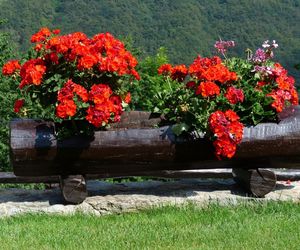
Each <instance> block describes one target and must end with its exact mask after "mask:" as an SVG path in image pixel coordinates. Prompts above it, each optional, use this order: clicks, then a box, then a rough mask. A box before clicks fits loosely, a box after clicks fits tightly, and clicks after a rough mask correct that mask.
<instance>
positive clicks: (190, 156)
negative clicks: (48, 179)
mask: <svg viewBox="0 0 300 250" xmlns="http://www.w3.org/2000/svg"><path fill="white" fill-rule="evenodd" d="M123 117H124V119H123ZM123 117H122V122H121V123H119V124H116V125H114V126H115V127H112V128H111V129H109V130H107V131H97V132H95V135H94V137H90V138H88V137H73V138H69V139H65V140H62V141H58V140H57V139H56V137H55V124H54V123H52V122H45V121H41V120H14V121H12V122H11V124H10V146H11V159H12V163H13V166H14V172H15V174H16V175H18V176H42V175H72V174H102V175H105V174H107V173H109V174H114V173H118V172H122V173H124V172H126V173H128V174H130V173H132V172H144V171H158V170H180V169H185V170H187V169H201V168H204V169H205V168H231V167H239V168H249V167H251V168H268V167H277V168H285V167H287V168H288V167H292V168H297V167H299V166H300V165H299V163H300V146H299V145H300V115H299V114H298V113H297V112H295V113H294V114H293V116H290V117H289V118H287V119H285V120H283V121H281V122H280V123H279V124H275V123H266V124H260V125H258V126H255V127H250V128H245V129H244V137H243V141H242V143H241V144H240V145H239V147H238V150H237V153H236V156H235V157H234V158H233V159H232V160H223V161H219V160H217V159H216V158H215V156H214V154H213V152H214V149H213V147H212V144H211V142H208V141H207V140H206V139H204V138H195V136H190V137H184V138H183V137H179V138H178V137H176V136H175V135H174V134H173V133H172V130H171V128H170V127H168V126H165V127H160V128H157V127H155V125H156V124H157V123H158V122H159V119H158V118H151V117H150V113H145V112H137V111H135V112H130V113H124V115H123Z"/></svg>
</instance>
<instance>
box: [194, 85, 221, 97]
mask: <svg viewBox="0 0 300 250" xmlns="http://www.w3.org/2000/svg"><path fill="white" fill-rule="evenodd" d="M219 94H220V88H219V86H218V85H217V84H215V83H214V82H201V83H200V85H199V86H198V88H197V89H196V95H202V96H203V97H211V96H218V95H219Z"/></svg>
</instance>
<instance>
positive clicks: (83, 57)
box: [31, 28, 140, 79]
mask: <svg viewBox="0 0 300 250" xmlns="http://www.w3.org/2000/svg"><path fill="white" fill-rule="evenodd" d="M57 33H59V32H58V31H57V30H54V31H52V32H51V31H50V30H49V29H47V28H42V29H41V30H40V31H39V32H37V33H36V34H34V35H33V36H32V38H31V41H32V42H34V43H37V44H36V47H35V48H36V50H38V51H41V50H42V51H44V52H45V53H46V54H45V56H44V57H45V60H46V61H49V62H52V63H54V64H58V62H59V59H60V58H64V59H65V60H66V61H69V62H76V64H77V68H78V69H79V70H81V71H84V70H91V69H93V70H95V71H96V72H109V73H115V74H117V75H118V76H122V75H125V74H128V75H132V76H133V77H135V78H136V79H139V78H140V77H139V74H138V73H137V71H136V70H135V66H136V65H137V60H136V59H135V57H133V56H132V54H131V53H130V52H129V51H127V50H126V49H125V46H124V44H123V43H122V42H121V41H119V40H117V39H115V38H114V37H113V36H112V35H111V34H110V33H105V34H104V33H101V34H97V35H95V36H94V37H93V38H92V39H90V38H88V37H87V36H86V35H85V34H84V33H82V32H75V33H72V34H68V35H63V36H56V35H55V34H57Z"/></svg>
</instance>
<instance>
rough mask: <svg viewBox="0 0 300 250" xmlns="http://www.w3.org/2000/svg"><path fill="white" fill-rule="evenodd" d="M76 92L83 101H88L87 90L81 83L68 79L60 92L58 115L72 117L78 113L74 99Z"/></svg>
mask: <svg viewBox="0 0 300 250" xmlns="http://www.w3.org/2000/svg"><path fill="white" fill-rule="evenodd" d="M75 94H76V95H77V96H79V97H80V99H81V101H82V102H87V101H88V99H89V98H88V96H89V95H88V92H87V90H86V89H85V88H84V87H82V86H81V85H79V84H76V83H74V82H73V81H72V80H68V81H67V82H66V84H65V86H64V87H63V88H61V90H60V91H59V92H58V96H57V100H58V105H57V107H56V115H57V116H58V117H60V118H63V119H64V118H67V117H72V116H74V115H75V114H76V110H77V106H76V103H75V101H74V97H75Z"/></svg>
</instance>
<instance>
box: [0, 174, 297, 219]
mask: <svg viewBox="0 0 300 250" xmlns="http://www.w3.org/2000/svg"><path fill="white" fill-rule="evenodd" d="M88 190H89V196H88V197H87V198H86V200H85V201H84V202H83V203H81V204H79V205H64V204H63V200H62V197H61V193H60V190H59V189H58V188H56V189H52V190H23V189H0V217H5V216H14V215H18V214H24V213H48V214H53V213H55V214H74V213H76V212H81V213H86V214H93V215H105V214H116V213H117V214H119V213H123V212H132V211H139V210H142V209H148V208H153V207H159V206H164V205H170V204H172V205H182V204H185V203H188V202H192V203H195V204H197V205H200V206H203V205H206V204H208V203H210V202H218V203H220V204H224V205H227V204H237V203H238V202H240V201H245V200H253V199H254V198H251V197H249V196H248V195H247V194H246V193H244V192H243V190H241V189H239V188H238V187H237V186H236V185H235V183H234V181H233V180H231V179H227V180H220V179H214V180H212V179H181V180H174V181H169V182H163V181H145V182H128V183H119V184H118V183H114V184H113V183H109V182H104V181H89V182H88ZM259 200H262V201H268V200H291V201H295V202H299V201H300V181H298V182H297V181H295V182H282V181H281V182H277V186H276V190H275V191H274V192H271V193H269V194H268V195H266V197H265V198H263V199H259Z"/></svg>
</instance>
